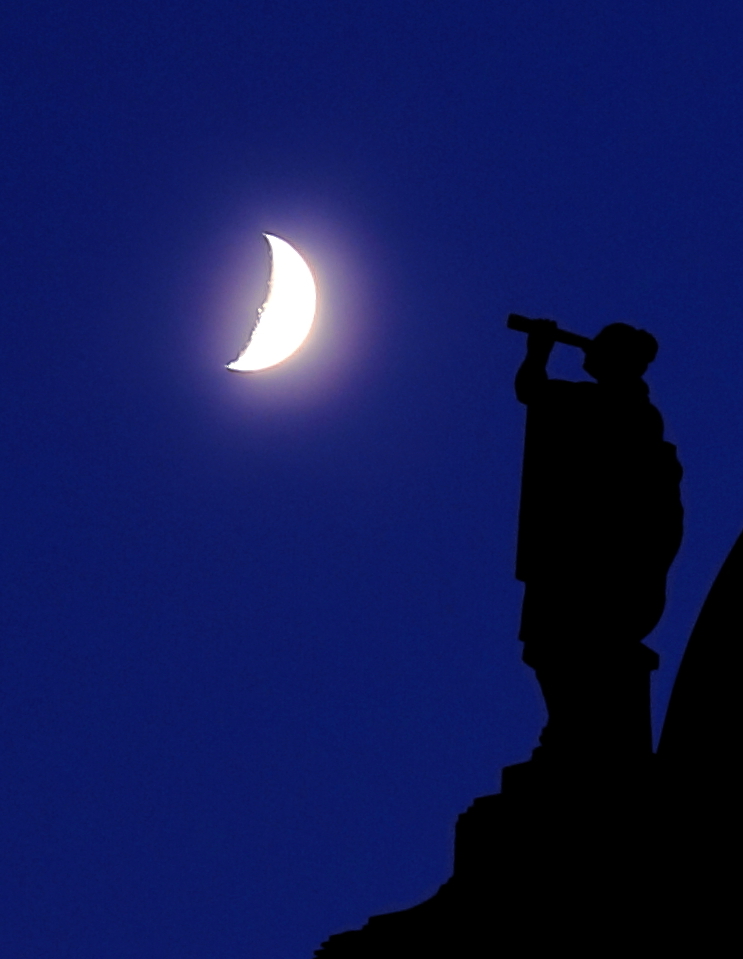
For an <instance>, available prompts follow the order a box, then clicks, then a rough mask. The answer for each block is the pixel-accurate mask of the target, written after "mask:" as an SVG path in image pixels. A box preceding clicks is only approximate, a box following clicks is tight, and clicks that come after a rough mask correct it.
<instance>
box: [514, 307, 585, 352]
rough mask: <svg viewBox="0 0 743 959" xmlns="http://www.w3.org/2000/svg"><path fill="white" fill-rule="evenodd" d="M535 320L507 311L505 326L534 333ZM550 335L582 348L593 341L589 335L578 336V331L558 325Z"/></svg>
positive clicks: (557, 339) (522, 331) (558, 340)
mask: <svg viewBox="0 0 743 959" xmlns="http://www.w3.org/2000/svg"><path fill="white" fill-rule="evenodd" d="M535 322H536V321H535V320H530V319H529V317H528V316H519V314H518V313H509V314H508V320H507V321H506V326H507V327H508V329H509V330H516V331H517V332H519V333H535V332H536V330H535V329H534V324H535ZM552 335H553V337H554V338H555V340H556V341H557V342H558V343H566V344H567V345H568V346H579V347H580V348H581V349H582V350H585V349H586V348H587V347H589V346H590V345H591V343H592V342H593V340H592V339H591V338H590V336H580V334H578V333H570V332H569V331H568V330H561V329H560V327H559V326H558V327H557V328H556V329H555V330H554V331H553V333H552Z"/></svg>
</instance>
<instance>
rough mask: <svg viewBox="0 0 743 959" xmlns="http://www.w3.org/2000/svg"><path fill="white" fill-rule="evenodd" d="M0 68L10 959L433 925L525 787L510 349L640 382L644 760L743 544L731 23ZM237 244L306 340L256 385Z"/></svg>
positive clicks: (41, 23)
mask: <svg viewBox="0 0 743 959" xmlns="http://www.w3.org/2000/svg"><path fill="white" fill-rule="evenodd" d="M0 36H1V41H0V42H1V43H2V56H1V57H0V73H1V74H2V103H3V106H2V127H1V140H0V142H1V144H2V147H1V149H2V188H1V189H2V194H1V195H2V221H1V224H2V226H1V229H0V240H1V243H2V256H1V257H0V268H1V269H2V279H1V282H0V296H1V297H2V320H3V336H2V348H3V349H2V354H3V364H2V377H1V378H0V391H1V395H2V411H3V421H2V425H3V429H2V439H3V442H4V448H5V454H4V456H3V459H2V500H1V502H2V511H1V514H0V515H1V518H2V548H3V557H4V566H5V568H4V573H3V576H2V581H1V582H2V594H1V597H0V612H1V614H2V643H1V645H0V768H1V769H2V794H1V800H2V801H1V805H2V810H3V812H2V830H1V831H0V863H2V866H1V867H0V868H1V870H2V885H3V887H4V889H5V892H4V893H3V896H2V902H3V906H2V917H1V918H2V921H1V922H0V954H1V955H2V956H3V957H7V959H135V957H136V959H140V957H146V959H149V957H153V959H166V957H167V959H169V957H177V959H253V957H255V959H309V957H310V956H311V955H312V951H313V949H314V948H316V947H317V946H318V945H319V943H320V942H321V941H322V940H323V939H326V938H327V937H328V936H329V935H330V934H331V933H334V932H339V931H342V930H343V929H346V928H351V927H354V926H356V927H358V926H359V925H361V924H362V923H363V922H364V921H365V919H366V918H367V917H368V916H369V915H370V914H374V913H381V912H385V911H389V910H391V909H399V908H403V907H406V906H409V905H413V904H414V903H416V902H420V901H421V900H423V899H424V898H426V897H427V896H428V895H430V894H432V893H433V892H434V891H435V889H436V888H437V887H438V885H439V884H441V883H442V882H443V881H444V880H445V879H446V878H447V877H448V876H449V874H450V871H451V856H452V839H453V827H454V822H455V819H456V817H457V815H458V814H459V813H460V812H462V811H463V810H464V809H465V808H466V807H467V806H468V805H469V804H470V802H471V801H472V799H473V798H474V797H476V796H479V795H483V794H487V793H492V792H495V791H496V790H497V788H498V783H499V770H500V767H501V766H503V765H504V764H508V763H513V762H519V761H522V760H524V759H526V758H528V755H529V752H530V750H531V749H532V748H533V747H534V746H535V745H536V740H537V735H538V732H539V729H540V726H541V725H542V722H543V719H544V713H543V706H542V703H541V699H540V696H539V692H538V687H537V684H536V681H535V679H534V677H533V674H532V673H531V671H530V670H529V669H527V668H526V667H525V666H523V664H522V663H521V662H520V653H521V650H520V648H519V643H518V642H517V639H516V634H517V628H518V618H519V607H520V596H521V589H522V587H521V586H520V584H518V583H517V582H516V581H515V579H514V552H515V541H516V520H517V508H518V490H519V473H520V464H521V451H522V442H523V428H524V410H523V407H520V406H519V404H518V403H517V402H516V399H515V397H514V393H513V376H514V374H515V371H516V369H517V367H518V365H519V363H520V360H521V357H522V354H523V349H524V345H525V344H524V339H523V337H522V336H521V335H520V334H517V333H513V332H510V331H507V330H506V329H505V319H506V316H507V314H508V313H509V312H510V311H515V312H519V313H523V314H526V315H530V316H548V317H552V318H554V319H556V320H558V321H559V322H560V324H561V325H562V326H564V327H566V328H568V329H572V330H574V331H575V332H578V333H583V334H587V335H593V334H594V333H596V332H597V331H598V330H599V329H600V328H601V327H602V326H603V325H605V324H606V323H609V322H614V321H616V320H624V321H627V322H630V323H633V324H635V325H638V326H643V327H646V328H647V329H649V330H650V331H651V332H652V333H654V334H655V335H656V336H657V337H658V339H659V341H660V344H661V349H660V353H659V355H658V359H657V361H656V362H655V364H654V365H653V366H652V367H651V370H650V372H649V375H648V381H649V383H650V387H651V396H652V398H653V401H654V402H655V403H656V405H657V406H658V407H659V408H660V409H661V411H662V413H663V415H664V418H665V422H666V436H667V438H668V439H670V440H671V442H674V443H676V444H677V445H678V449H679V456H680V459H681V461H682V463H683V465H684V468H685V478H684V486H683V492H684V503H685V507H686V536H685V540H684V544H683V546H682V549H681V552H680V554H679V557H678V559H677V561H676V564H675V566H674V568H673V571H672V574H671V578H670V595H669V604H668V608H667V612H666V616H665V618H664V620H663V621H662V623H661V625H660V627H659V628H658V629H657V630H656V632H655V633H654V634H653V635H652V636H651V637H650V638H649V639H648V644H649V645H650V646H652V647H654V648H655V649H657V650H658V652H659V653H660V655H661V669H660V671H659V672H658V673H657V674H655V678H654V680H653V682H654V709H655V726H656V733H657V732H658V731H659V729H660V726H661V723H662V718H663V712H664V710H665V707H666V703H667V701H668V696H669V694H670V689H671V686H672V683H673V679H674V675H675V672H676V669H677V667H678V663H679V660H680V657H681V654H682V651H683V647H684V643H685V640H686V638H687V637H688V634H689V632H690V629H691V626H692V624H693V622H694V619H695V617H696V615H697V613H698V611H699V608H700V606H701V603H702V601H703V599H704V596H705V595H706V593H707V590H708V589H709V586H710V584H711V582H712V580H713V578H714V575H715V573H716V571H717V569H718V568H719V566H720V564H721V563H722V561H723V559H724V557H725V555H726V554H727V552H728V550H729V549H730V547H731V545H732V543H733V541H734V539H735V537H736V536H737V534H738V532H739V531H740V528H741V526H743V495H742V494H741V478H742V477H743V445H742V444H741V436H742V434H743V377H742V376H741V359H742V358H743V322H742V321H741V306H742V305H743V273H742V271H741V263H742V254H743V177H742V175H741V169H742V168H741V147H742V145H743V119H742V115H741V94H742V92H743V90H742V84H743V7H741V4H740V3H739V2H732V0H720V2H717V3H714V4H710V3H708V2H706V3H703V2H701V0H691V2H690V0H675V2H673V3H670V2H657V3H647V2H646V0H643V2H639V0H616V2H614V0H612V2H587V0H574V2H563V3H555V2H550V0H488V2H480V0H471V2H469V3H455V2H453V0H446V2H437V0H427V2H422V0H418V2H415V3H414V2H409V0H395V2H390V0H378V2H376V3H375V4H366V5H362V4H360V3H352V2H350V0H345V2H341V0H335V2H333V0H313V2H309V0H305V2H299V0H272V2H270V3H268V2H265V0H263V2H258V0H255V2H248V0H246V2H240V3H238V2H234V0H209V2H206V0H183V2H179V0H171V2H165V0H148V2H146V3H145V2H142V0H126V2H121V0H108V2H106V3H103V2H102V0H98V2H96V3H94V2H91V0H87V2H86V0H66V2H65V3H61V2H54V3H52V2H48V0H46V2H45V0H40V2H34V0H27V2H25V3H23V4H21V3H18V2H16V3H15V4H12V5H11V6H10V7H8V8H6V9H5V13H4V15H3V25H2V30H1V32H0ZM263 231H267V232H272V233H278V234H279V235H281V236H284V237H286V238H287V239H289V240H290V241H292V242H293V243H295V244H296V245H297V246H298V247H299V248H300V249H301V250H302V251H303V252H304V253H305V254H306V255H307V258H308V259H309V261H310V263H311V264H312V266H313V269H314V270H315V273H316V275H317V278H318V282H319V286H320V311H319V314H318V319H317V324H316V331H315V333H314V335H313V336H312V338H311V339H310V340H309V341H308V343H307V345H306V347H305V348H304V349H303V350H302V351H301V352H300V353H298V354H297V355H296V356H295V357H294V358H293V359H291V360H290V361H288V362H287V363H286V364H285V365H283V366H281V367H279V368H277V369H275V370H272V371H269V372H266V373H264V374H259V375H255V376H248V377H244V376H239V375H234V374H229V373H227V372H226V371H225V370H224V364H225V363H227V362H228V361H229V360H231V359H232V358H233V357H234V356H235V354H236V353H237V350H238V349H239V347H240V346H241V345H242V342H243V341H244V339H245V334H246V331H247V326H248V324H249V322H250V321H251V319H252V316H253V314H254V311H255V309H256V307H257V306H258V305H260V302H261V300H262V298H263V295H264V291H265V283H266V279H267V273H268V258H267V255H266V249H265V243H264V241H263V240H262V238H261V232H263ZM551 369H552V370H553V371H554V372H555V373H556V374H559V375H563V376H565V377H569V378H572V377H574V378H580V377H582V376H583V374H582V373H581V371H580V367H579V356H578V355H577V354H576V353H575V352H574V351H572V350H571V349H570V348H568V347H558V348H557V351H556V355H555V359H554V361H553V363H552V366H551ZM692 774H693V771H690V775H692ZM535 881H538V877H535Z"/></svg>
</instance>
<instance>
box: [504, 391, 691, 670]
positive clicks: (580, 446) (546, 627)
mask: <svg viewBox="0 0 743 959" xmlns="http://www.w3.org/2000/svg"><path fill="white" fill-rule="evenodd" d="M527 407H528V413H527V427H526V444H525V450H524V468H523V479H522V493H521V507H520V516H519V541H518V554H517V569H516V576H517V578H518V579H520V580H522V581H523V582H524V583H525V584H526V594H525V602H524V611H523V617H522V625H521V639H522V640H523V641H524V644H525V648H524V660H525V661H526V662H527V663H529V664H530V665H533V666H535V668H539V666H540V664H541V665H546V664H548V663H549V662H550V661H553V660H554V657H555V656H558V655H559V656H561V657H564V656H565V655H566V651H567V650H572V651H573V652H574V653H577V654H578V655H579V656H581V657H582V658H583V657H588V658H593V657H594V656H595V655H596V652H597V649H598V648H599V647H600V649H601V650H603V651H604V652H605V653H607V654H609V655H611V654H612V650H613V651H614V652H618V651H619V648H620V647H624V648H626V645H627V644H632V645H636V644H637V643H639V641H641V640H642V639H643V638H644V637H645V636H647V635H648V633H649V632H650V631H651V630H652V629H653V628H654V627H655V625H656V624H657V622H658V620H659V619H660V616H661V613H662V612H663V607H664V604H665V584H666V575H667V572H668V568H669V566H670V564H671V562H672V560H673V557H674V556H675V554H676V552H677V550H678V547H679V544H680V542H681V531H682V521H683V510H682V507H681V500H680V494H679V483H680V479H681V466H680V464H679V462H678V459H677V457H676V448H675V447H674V446H673V445H672V444H670V443H667V442H665V441H664V440H663V421H662V419H661V415H660V413H659V412H658V410H657V409H656V408H655V407H654V406H653V405H652V404H651V403H650V401H649V399H648V389H647V386H646V385H645V383H644V382H643V381H642V380H639V379H638V380H635V381H632V382H630V383H627V384H620V385H614V386H608V385H605V384H599V383H591V382H582V383H570V382H565V381H562V380H545V381H544V382H543V383H542V384H540V385H539V386H538V387H534V388H531V389H530V391H529V396H528V399H527Z"/></svg>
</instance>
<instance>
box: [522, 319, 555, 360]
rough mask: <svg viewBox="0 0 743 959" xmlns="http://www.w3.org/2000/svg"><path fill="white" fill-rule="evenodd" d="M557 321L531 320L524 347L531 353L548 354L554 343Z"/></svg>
mask: <svg viewBox="0 0 743 959" xmlns="http://www.w3.org/2000/svg"><path fill="white" fill-rule="evenodd" d="M556 333H557V323H556V322H555V321H554V320H532V321H531V326H530V328H529V336H528V337H527V339H526V349H527V351H528V352H529V353H531V354H535V353H536V354H544V355H547V356H548V355H549V353H550V352H551V350H552V347H553V346H554V345H555V335H556Z"/></svg>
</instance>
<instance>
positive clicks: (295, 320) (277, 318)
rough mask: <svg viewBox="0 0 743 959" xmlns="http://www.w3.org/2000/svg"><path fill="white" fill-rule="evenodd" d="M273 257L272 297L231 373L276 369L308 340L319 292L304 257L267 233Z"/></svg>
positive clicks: (265, 305)
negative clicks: (273, 367) (274, 367)
mask: <svg viewBox="0 0 743 959" xmlns="http://www.w3.org/2000/svg"><path fill="white" fill-rule="evenodd" d="M263 236H264V237H265V238H266V241H267V242H268V249H269V254H270V257H271V276H270V279H269V281H268V295H267V296H266V301H265V303H264V304H263V306H262V307H261V308H260V309H259V310H258V322H257V323H256V325H255V327H254V328H253V332H252V333H251V334H250V337H249V339H248V342H247V343H246V344H245V346H244V347H243V348H242V350H241V351H240V353H239V354H238V356H237V359H234V360H233V361H232V362H231V363H228V364H227V369H228V370H232V371H233V372H235V373H253V372H256V371H257V370H266V369H268V368H269V367H270V366H276V364H277V363H281V361H282V360H285V359H286V358H287V357H288V356H291V355H292V353H295V352H296V351H297V350H298V349H299V347H300V346H301V345H302V343H304V341H305V340H306V339H307V334H308V333H309V332H310V327H311V326H312V323H313V320H314V319H315V305H316V302H317V290H316V288H315V280H314V277H313V276H312V273H311V272H310V268H309V267H308V266H307V264H306V263H305V261H304V260H303V259H302V257H301V256H300V255H299V253H297V251H296V250H295V249H294V247H293V246H291V244H289V243H287V242H286V240H282V239H281V237H278V236H273V234H271V233H264V234H263Z"/></svg>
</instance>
